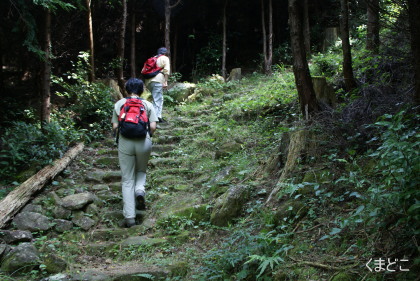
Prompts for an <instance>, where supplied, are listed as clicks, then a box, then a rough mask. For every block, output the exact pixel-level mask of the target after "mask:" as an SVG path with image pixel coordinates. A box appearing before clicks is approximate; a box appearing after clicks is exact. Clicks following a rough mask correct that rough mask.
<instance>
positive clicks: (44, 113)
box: [41, 8, 51, 123]
mask: <svg viewBox="0 0 420 281" xmlns="http://www.w3.org/2000/svg"><path fill="white" fill-rule="evenodd" d="M44 13H45V15H44V20H45V25H44V33H43V35H44V38H43V50H44V53H45V55H44V61H43V65H42V74H41V97H42V103H41V104H42V105H41V121H42V123H45V122H46V123H49V122H50V113H51V89H50V84H51V11H50V10H49V9H46V8H45V9H44Z"/></svg>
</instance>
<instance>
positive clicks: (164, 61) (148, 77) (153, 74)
mask: <svg viewBox="0 0 420 281" xmlns="http://www.w3.org/2000/svg"><path fill="white" fill-rule="evenodd" d="M167 53H168V50H167V49H166V48H165V47H161V48H159V49H158V50H157V55H156V56H154V57H151V58H149V59H148V60H147V61H146V62H145V64H144V66H143V69H142V71H141V73H142V75H143V77H144V78H145V83H146V87H147V89H148V90H149V91H150V92H151V93H152V97H153V106H154V107H155V111H156V114H157V117H158V119H159V122H160V123H164V122H166V121H165V120H164V119H163V118H162V108H163V90H164V89H166V88H167V87H168V77H169V73H170V71H171V67H170V61H169V58H168V57H167V56H166V54H167Z"/></svg>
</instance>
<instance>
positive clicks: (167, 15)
mask: <svg viewBox="0 0 420 281" xmlns="http://www.w3.org/2000/svg"><path fill="white" fill-rule="evenodd" d="M179 3H181V0H177V1H176V3H175V4H173V5H171V0H165V48H166V49H168V54H167V56H168V57H169V58H171V10H172V9H173V8H175V7H176V6H178V5H179Z"/></svg>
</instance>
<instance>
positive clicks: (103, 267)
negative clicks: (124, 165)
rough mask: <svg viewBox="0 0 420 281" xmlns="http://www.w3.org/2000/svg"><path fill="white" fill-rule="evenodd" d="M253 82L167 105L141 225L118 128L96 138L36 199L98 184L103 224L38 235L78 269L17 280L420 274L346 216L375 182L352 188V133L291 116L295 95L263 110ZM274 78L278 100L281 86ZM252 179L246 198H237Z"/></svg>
mask: <svg viewBox="0 0 420 281" xmlns="http://www.w3.org/2000/svg"><path fill="white" fill-rule="evenodd" d="M280 78H281V77H280ZM281 79H283V78H281ZM260 83H261V85H265V84H267V81H260ZM244 84H245V82H244ZM249 85H252V86H249ZM249 85H247V86H246V87H248V88H242V89H233V90H232V91H227V92H223V91H220V92H217V91H213V92H211V93H210V94H208V95H207V96H206V95H204V96H203V97H202V99H201V100H200V101H198V102H193V103H183V104H180V105H177V106H170V107H169V106H168V107H166V108H165V112H164V114H165V116H164V118H165V119H167V120H168V123H165V124H159V125H158V130H157V132H156V133H155V135H154V137H153V149H152V156H151V159H150V161H149V169H148V175H147V185H146V192H147V193H146V203H147V209H146V211H139V212H138V214H137V222H138V225H136V226H133V227H131V228H125V227H124V218H123V215H122V196H121V183H120V180H121V174H120V170H119V165H118V156H117V147H116V144H115V139H114V138H113V137H111V136H109V138H107V139H104V140H102V141H98V142H94V143H90V144H87V145H86V147H85V149H84V151H83V152H82V153H81V154H80V155H79V156H78V157H77V158H76V159H75V160H74V161H73V162H72V163H71V164H70V165H69V166H68V167H67V169H66V170H65V171H64V172H63V173H62V174H61V175H60V176H59V177H57V178H56V179H54V181H53V182H52V183H51V184H49V185H48V186H46V187H45V188H44V190H43V191H42V192H41V193H40V194H39V195H38V196H37V198H34V200H33V202H36V203H37V204H40V205H43V207H44V209H46V210H53V209H54V207H55V206H54V204H56V203H55V202H54V200H51V197H52V194H56V195H58V196H59V197H64V196H65V195H68V194H74V193H83V192H89V193H92V194H94V195H95V196H96V197H97V198H99V200H96V201H95V207H92V208H90V210H89V212H88V211H87V210H85V211H86V213H85V216H88V217H92V218H94V219H95V222H96V223H95V225H94V226H92V227H91V228H90V229H87V230H83V229H81V228H78V227H74V228H73V229H71V230H69V231H66V232H64V233H57V232H53V231H52V232H47V233H37V234H35V235H34V236H35V239H34V240H35V241H37V242H35V243H37V245H38V246H39V248H42V249H44V250H45V249H46V248H47V249H48V248H51V249H53V250H54V252H55V253H56V255H59V256H60V257H61V258H63V259H64V260H65V261H66V263H67V265H68V267H67V269H66V270H65V271H63V272H61V273H58V274H51V273H48V272H42V270H41V271H37V272H36V273H34V274H33V276H32V277H31V278H29V277H28V276H29V275H26V276H24V277H22V278H21V277H13V278H14V279H6V280H8V281H9V280H25V281H27V280H43V281H53V280H55V281H70V280H71V281H76V280H77V281H81V280H85V281H94V280H107V281H108V280H109V281H111V280H112V281H137V280H274V281H280V280H320V281H321V280H325V281H344V280H415V278H414V279H413V278H412V275H411V276H408V277H407V278H406V277H405V275H403V276H401V275H393V274H385V273H383V272H381V273H376V272H370V271H369V269H368V268H367V267H366V263H367V262H368V261H369V258H371V259H372V258H375V254H376V253H383V252H380V251H385V250H386V251H388V252H391V249H398V248H399V247H400V244H398V243H400V240H401V239H399V240H398V239H394V238H393V237H394V236H392V235H391V234H390V232H383V233H378V232H375V233H369V230H370V228H371V225H361V224H356V226H355V227H353V226H352V227H348V226H346V225H344V226H342V225H341V224H340V223H348V224H349V225H350V223H349V222H348V221H349V220H351V219H352V218H353V217H355V216H356V215H357V214H359V213H360V212H361V210H362V209H361V208H360V205H361V203H360V202H359V201H358V200H361V199H359V198H360V196H353V195H354V194H356V195H359V193H358V192H360V193H362V192H363V191H362V189H358V190H357V192H353V193H351V191H352V190H351V189H350V188H352V184H353V182H351V183H350V184H349V183H348V182H344V180H342V178H343V177H344V176H345V175H347V174H348V173H349V171H350V174H351V171H352V170H351V169H352V168H354V167H355V166H354V162H356V160H354V161H353V162H352V163H350V161H345V160H346V159H344V157H342V156H340V155H339V148H340V145H342V144H343V143H340V142H338V141H337V140H340V141H341V137H342V136H338V137H337V135H335V136H332V137H331V138H330V139H327V138H323V139H322V138H321V139H319V138H318V136H319V135H320V134H318V133H319V132H317V131H316V129H315V134H311V133H308V134H306V133H305V132H306V131H305V130H302V129H298V130H294V129H293V128H292V127H294V128H295V129H296V128H297V127H298V126H300V125H302V124H301V123H299V121H296V120H294V121H293V122H291V121H290V120H286V119H287V118H289V117H293V116H294V115H293V113H291V112H292V111H293V109H292V107H293V106H290V105H289V104H288V105H285V106H283V105H279V106H277V105H276V106H272V107H271V108H270V107H267V108H268V109H267V108H265V107H263V108H262V109H261V110H260V111H259V112H257V113H255V112H253V111H252V107H253V106H260V103H263V102H261V101H260V100H259V99H258V98H259V97H258V95H261V93H259V92H256V93H255V96H251V94H250V93H251V92H252V91H254V90H255V89H260V88H262V86H261V85H258V84H257V83H255V82H253V81H251V82H250V83H249ZM268 87H269V88H270V87H271V88H270V90H269V96H268V97H269V99H270V100H274V99H273V98H272V93H271V89H277V88H278V85H274V86H271V85H268ZM237 99H238V100H239V99H242V100H241V101H240V102H237V101H236V100H237ZM274 102H276V101H275V100H274ZM227 103H229V105H226V104H227ZM296 105H297V104H296V103H295V104H294V106H296ZM264 106H265V105H264ZM249 108H251V109H250V110H249ZM258 108H260V107H258ZM286 132H291V133H290V134H286ZM329 133H331V131H325V130H324V131H322V134H321V135H322V136H324V135H327V134H329ZM286 135H288V137H286ZM293 136H294V137H295V138H293ZM305 136H306V137H307V139H306V140H305V139H304V137H305ZM299 138H302V144H299V143H298V142H299V140H300V139H299ZM311 138H312V139H311ZM308 139H309V142H308ZM314 139H315V140H316V141H314ZM315 142H316V143H317V145H315V144H314V143H315ZM320 144H322V145H320ZM343 147H345V151H346V153H347V151H349V150H351V147H346V146H343ZM299 149H300V150H299ZM286 151H288V152H287V153H286ZM293 151H296V155H295V160H296V161H294V162H295V163H294V166H293V167H291V166H287V165H289V164H288V163H287V162H291V160H292V157H289V158H288V159H287V161H286V159H285V154H287V155H290V154H292V153H293ZM299 153H300V154H299ZM346 155H347V156H345V157H349V154H348V153H347V154H346ZM351 157H354V159H355V156H354V155H351ZM347 159H350V158H347ZM365 162H366V161H365ZM364 164H369V163H364ZM352 165H353V166H352ZM364 167H366V169H369V166H364ZM288 169H290V170H288ZM285 170H287V171H288V174H287V175H288V176H289V177H290V178H291V179H292V178H293V179H295V180H296V184H293V185H292V184H284V185H282V187H283V189H280V192H279V194H276V199H277V201H276V203H275V204H274V205H273V204H271V205H270V204H267V199H268V198H269V195H270V193H271V191H272V190H273V189H275V188H276V187H279V186H280V185H279V184H278V182H279V177H280V174H281V171H282V175H285V173H284V171H285ZM244 186H245V187H246V189H243V190H249V192H248V193H247V192H245V193H243V196H242V197H243V198H231V196H230V195H232V194H233V193H232V190H236V189H240V188H243V187H244ZM233 197H234V196H233ZM226 198H230V200H231V201H230V203H231V205H232V206H233V207H237V208H236V209H232V214H230V215H231V217H230V219H229V221H228V223H226V224H223V223H220V221H217V216H216V219H215V213H216V214H217V212H218V211H219V210H218V208H220V209H223V208H224V207H225V206H224V205H223V208H221V207H220V206H221V205H219V202H220V201H221V200H225V199H226ZM227 202H228V203H229V201H227ZM234 205H235V206H234ZM236 205H237V206H236ZM358 212H359V213H358ZM47 213H48V212H47ZM355 214H356V215H355ZM226 216H227V215H226ZM219 219H222V218H219ZM344 229H346V230H344ZM378 249H379V250H378ZM398 273H401V272H398ZM403 273H404V272H403ZM404 274H405V273H404ZM0 277H2V275H0Z"/></svg>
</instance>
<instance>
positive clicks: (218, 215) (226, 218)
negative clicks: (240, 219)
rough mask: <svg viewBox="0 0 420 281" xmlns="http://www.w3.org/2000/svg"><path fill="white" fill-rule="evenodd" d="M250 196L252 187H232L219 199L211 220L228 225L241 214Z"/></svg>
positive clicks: (219, 224)
mask: <svg viewBox="0 0 420 281" xmlns="http://www.w3.org/2000/svg"><path fill="white" fill-rule="evenodd" d="M249 196H250V188H249V187H248V186H245V185H237V186H234V187H231V188H230V189H229V190H228V191H227V192H226V193H225V194H223V195H222V196H220V197H219V198H218V199H217V201H216V204H215V206H214V209H213V212H212V214H211V217H210V222H211V223H212V224H214V225H217V226H227V225H228V223H229V222H231V221H232V220H233V219H234V218H236V217H237V216H239V215H240V213H241V210H242V208H243V206H244V204H245V203H246V202H247V200H248V199H249Z"/></svg>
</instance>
